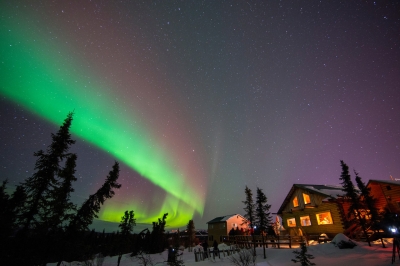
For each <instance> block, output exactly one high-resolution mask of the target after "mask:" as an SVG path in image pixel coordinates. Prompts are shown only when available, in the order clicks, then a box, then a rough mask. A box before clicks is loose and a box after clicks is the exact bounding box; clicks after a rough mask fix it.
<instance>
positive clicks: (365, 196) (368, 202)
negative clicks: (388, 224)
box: [354, 171, 385, 247]
mask: <svg viewBox="0 0 400 266" xmlns="http://www.w3.org/2000/svg"><path fill="white" fill-rule="evenodd" d="M354 174H355V176H356V183H357V187H358V189H359V190H360V192H361V196H362V203H363V205H364V206H365V207H366V208H367V209H368V210H369V213H366V215H369V216H370V219H369V221H370V223H369V224H368V225H369V226H370V227H371V228H372V229H373V230H374V231H375V232H377V234H378V236H379V238H380V239H381V243H382V246H383V247H385V244H384V243H383V239H382V237H381V236H380V233H379V230H380V221H381V215H379V212H378V209H377V208H376V206H375V204H376V199H375V198H374V197H373V196H372V195H371V193H370V192H371V189H370V188H368V187H367V186H366V185H365V183H364V182H363V181H362V179H361V177H360V176H359V175H358V173H357V172H356V171H354Z"/></svg>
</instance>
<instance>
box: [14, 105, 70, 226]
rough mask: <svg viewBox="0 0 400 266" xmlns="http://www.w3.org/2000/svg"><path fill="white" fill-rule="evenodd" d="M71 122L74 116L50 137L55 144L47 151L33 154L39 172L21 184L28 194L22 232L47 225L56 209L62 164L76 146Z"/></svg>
mask: <svg viewBox="0 0 400 266" xmlns="http://www.w3.org/2000/svg"><path fill="white" fill-rule="evenodd" d="M72 119H73V113H69V114H68V115H67V118H66V119H65V120H64V123H63V125H62V126H61V127H60V129H59V131H58V132H57V134H51V137H52V143H51V144H50V145H49V147H48V148H47V150H46V152H45V151H43V150H39V151H38V152H36V153H34V156H36V157H37V160H36V164H35V170H36V172H35V173H34V174H33V175H32V176H31V177H29V178H28V179H27V180H26V181H25V182H24V183H23V184H22V185H23V187H24V190H25V192H26V194H27V198H26V202H25V207H24V210H23V212H22V215H21V217H20V224H21V226H22V228H23V231H25V230H27V229H29V228H32V227H33V228H37V227H38V226H40V225H41V224H43V223H46V222H47V221H46V218H47V217H46V216H48V215H49V213H51V211H52V208H53V207H54V203H55V201H54V198H52V192H54V191H53V190H54V189H57V188H58V187H59V184H60V183H59V182H60V176H59V173H60V171H61V169H62V166H61V165H60V163H61V162H62V161H63V160H64V159H65V158H66V157H67V156H69V154H68V150H69V148H70V146H71V145H72V144H74V143H75V141H74V140H72V139H71V134H70V132H69V129H70V127H71V123H72Z"/></svg>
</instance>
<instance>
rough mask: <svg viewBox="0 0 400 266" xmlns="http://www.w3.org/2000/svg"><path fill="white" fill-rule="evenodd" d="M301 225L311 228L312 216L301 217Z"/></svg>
mask: <svg viewBox="0 0 400 266" xmlns="http://www.w3.org/2000/svg"><path fill="white" fill-rule="evenodd" d="M300 224H301V226H310V225H311V221H310V216H308V215H307V216H301V217H300Z"/></svg>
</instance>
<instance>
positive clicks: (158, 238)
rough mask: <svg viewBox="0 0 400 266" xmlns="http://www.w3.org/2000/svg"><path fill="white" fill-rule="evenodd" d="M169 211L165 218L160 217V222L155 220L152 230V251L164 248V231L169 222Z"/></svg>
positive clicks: (160, 250)
mask: <svg viewBox="0 0 400 266" xmlns="http://www.w3.org/2000/svg"><path fill="white" fill-rule="evenodd" d="M167 216H168V213H165V214H164V215H163V218H162V219H160V218H158V222H153V231H152V232H151V247H150V253H159V252H162V251H163V250H164V232H165V226H166V224H167V221H166V220H167Z"/></svg>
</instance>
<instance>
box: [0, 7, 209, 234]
mask: <svg viewBox="0 0 400 266" xmlns="http://www.w3.org/2000/svg"><path fill="white" fill-rule="evenodd" d="M2 15H4V14H2ZM17 20H18V19H17V18H13V19H8V20H5V19H4V16H3V19H2V21H1V26H0V28H1V32H2V33H1V35H2V36H0V51H1V52H0V55H1V65H0V71H1V73H2V74H1V75H2V82H1V85H0V86H1V87H0V93H1V94H2V95H4V96H5V97H7V99H9V100H10V101H13V102H15V103H17V104H21V105H22V106H24V108H26V109H28V110H30V111H31V112H33V113H35V114H36V115H39V116H40V117H42V118H44V119H46V120H48V121H49V122H51V123H54V124H56V125H60V124H61V122H62V121H63V120H64V119H65V117H66V115H67V113H68V112H70V111H73V110H74V112H75V116H74V122H73V125H72V127H71V131H72V133H73V134H75V135H77V136H79V137H80V138H82V139H85V140H87V141H88V142H90V143H92V144H94V145H95V146H97V147H99V148H100V149H102V150H104V151H107V152H109V153H110V154H111V155H112V156H115V158H116V159H117V160H120V161H122V162H123V163H124V164H126V165H127V166H129V167H131V168H132V169H134V170H135V171H136V172H138V173H139V174H141V175H142V176H143V177H145V178H147V179H148V180H150V181H151V182H152V183H153V184H155V185H157V186H159V187H160V188H162V189H163V190H165V191H166V193H167V196H166V199H165V201H164V205H163V206H161V209H160V210H158V211H157V212H153V213H151V215H150V216H149V214H148V213H146V210H140V205H139V204H138V203H135V202H132V203H129V207H130V208H131V207H133V210H134V211H135V216H136V218H137V219H138V222H144V223H151V222H152V221H156V220H157V218H159V217H162V214H163V212H169V216H168V223H169V225H171V226H181V225H184V224H186V223H187V221H188V220H189V219H192V217H193V215H194V213H196V212H197V213H199V214H200V215H202V214H203V209H204V200H205V199H204V196H201V194H200V192H199V191H196V189H195V188H191V187H190V183H189V181H190V180H188V178H187V177H186V178H185V177H184V176H183V174H181V173H179V171H178V170H177V169H175V168H174V167H173V165H174V164H173V163H172V161H171V160H172V159H170V157H171V156H170V155H169V154H168V153H167V152H166V151H164V150H162V149H161V148H158V149H157V144H156V145H155V144H154V142H153V141H152V139H155V137H154V136H152V134H151V133H150V132H148V131H146V130H145V128H143V127H142V126H140V125H139V124H140V119H137V118H135V117H133V114H131V113H129V112H127V111H126V109H128V108H126V109H125V108H124V106H122V104H121V103H119V102H118V100H115V101H116V102H115V101H114V103H113V102H112V101H110V99H115V98H116V96H115V95H107V92H106V89H105V88H104V85H99V84H96V82H90V78H89V77H88V76H90V77H93V75H88V76H84V75H82V73H86V74H87V72H88V71H85V70H84V69H82V67H79V66H80V65H83V64H78V62H71V60H70V59H69V57H67V56H66V55H63V53H64V54H66V53H67V51H65V50H63V49H62V48H61V47H60V45H59V44H57V43H53V44H49V43H47V42H45V41H44V39H41V37H40V36H37V34H35V35H34V34H33V33H32V32H34V31H32V30H31V29H29V28H32V27H34V26H33V25H29V27H28V26H25V27H24V25H23V23H22V22H21V21H18V22H17ZM42 40H43V41H42ZM62 51H64V52H62ZM67 58H68V59H67ZM94 77H95V76H94ZM92 79H93V78H92ZM110 105H113V106H112V108H110ZM111 109H112V110H114V111H113V112H110V110H111ZM136 121H139V122H136ZM103 178H105V176H104V177H103ZM117 193H118V192H117ZM126 209H127V208H126V206H118V204H117V203H113V202H112V200H111V201H110V202H109V203H107V206H106V208H105V209H103V210H102V212H101V214H100V219H101V220H106V221H113V222H119V221H120V217H121V216H122V214H123V212H124V211H125V210H126Z"/></svg>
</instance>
